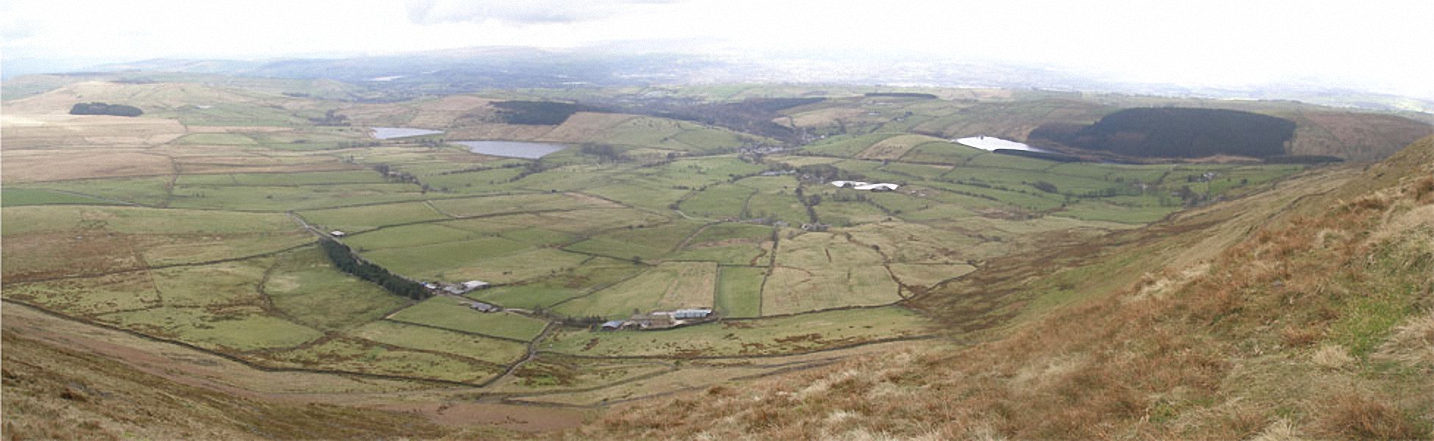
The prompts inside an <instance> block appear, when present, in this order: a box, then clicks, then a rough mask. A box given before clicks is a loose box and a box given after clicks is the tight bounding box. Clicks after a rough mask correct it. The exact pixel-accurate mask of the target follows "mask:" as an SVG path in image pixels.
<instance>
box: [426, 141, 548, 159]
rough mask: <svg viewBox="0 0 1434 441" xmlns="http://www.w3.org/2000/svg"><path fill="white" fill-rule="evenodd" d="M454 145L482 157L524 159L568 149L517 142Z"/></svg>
mask: <svg viewBox="0 0 1434 441" xmlns="http://www.w3.org/2000/svg"><path fill="white" fill-rule="evenodd" d="M452 144H458V145H461V146H464V147H468V150H469V151H472V152H473V153H477V154H480V155H488V156H502V157H507V158H523V159H538V158H541V157H544V156H547V155H548V154H550V153H553V152H556V151H559V150H562V149H565V148H568V146H565V145H557V144H544V143H541V142H516V141H458V142H453V143H452Z"/></svg>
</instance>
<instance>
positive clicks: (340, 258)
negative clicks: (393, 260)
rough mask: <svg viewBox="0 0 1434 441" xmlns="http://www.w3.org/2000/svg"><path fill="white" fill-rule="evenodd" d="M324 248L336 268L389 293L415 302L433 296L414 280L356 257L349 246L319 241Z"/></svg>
mask: <svg viewBox="0 0 1434 441" xmlns="http://www.w3.org/2000/svg"><path fill="white" fill-rule="evenodd" d="M319 245H320V246H322V247H323V249H324V254H326V255H328V256H329V260H330V261H333V262H334V266H335V267H338V269H339V270H342V271H343V272H346V273H349V274H353V275H354V276H356V277H358V278H360V279H364V280H367V281H370V282H373V283H376V284H378V285H379V286H382V287H383V289H386V290H388V292H391V293H394V294H397V295H400V296H403V297H408V298H410V299H413V300H423V299H426V298H429V297H432V296H433V293H432V292H429V291H428V289H427V288H424V287H423V285H420V284H418V282H414V281H412V280H408V279H405V278H403V277H399V276H396V275H394V274H393V273H390V272H388V270H387V269H385V268H384V267H381V266H378V265H374V264H372V263H368V262H367V261H364V260H361V259H359V258H358V257H356V256H354V252H353V250H351V249H349V247H348V245H344V244H341V243H339V242H338V241H335V240H332V239H327V238H326V239H323V240H320V241H319Z"/></svg>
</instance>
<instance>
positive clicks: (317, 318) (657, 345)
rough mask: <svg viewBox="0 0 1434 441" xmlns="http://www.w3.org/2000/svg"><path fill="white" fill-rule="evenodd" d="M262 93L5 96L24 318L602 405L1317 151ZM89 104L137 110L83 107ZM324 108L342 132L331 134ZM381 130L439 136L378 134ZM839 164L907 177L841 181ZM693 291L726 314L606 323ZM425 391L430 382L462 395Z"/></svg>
mask: <svg viewBox="0 0 1434 441" xmlns="http://www.w3.org/2000/svg"><path fill="white" fill-rule="evenodd" d="M256 81H258V80H256ZM276 81H277V80H276ZM261 83H262V82H261ZM286 84H287V83H286ZM271 86H272V85H271ZM272 87H278V86H272ZM274 90H275V89H272V88H266V87H257V88H256V87H251V88H243V87H238V86H234V87H230V86H220V85H212V84H209V85H201V84H171V83H157V84H122V83H107V82H99V81H87V82H80V83H75V84H70V85H64V86H59V88H57V89H54V90H51V91H49V92H45V93H38V94H29V95H27V96H25V97H22V98H18V99H13V100H7V101H5V102H4V106H5V109H4V110H5V112H4V113H5V116H4V118H5V122H6V123H5V125H4V137H5V141H6V148H5V150H4V152H3V160H4V161H6V162H7V166H6V172H7V173H5V174H4V176H3V184H4V187H5V188H4V191H3V193H0V201H3V207H4V210H3V221H4V222H3V224H0V226H3V239H4V240H5V242H6V246H5V247H4V250H3V268H4V277H5V283H6V285H5V290H4V292H3V298H4V300H5V302H6V303H7V305H9V304H15V305H23V306H24V307H26V308H35V309H37V310H42V311H45V312H47V313H50V314H53V315H56V316H59V317H64V318H66V319H68V320H72V321H74V322H76V323H78V324H81V325H84V326H92V327H96V328H98V329H104V330H106V331H107V332H120V333H124V334H126V335H131V336H139V337H141V338H143V339H148V340H146V341H150V342H151V343H154V344H170V345H175V347H182V348H185V350H192V351H200V352H202V353H205V354H210V355H214V356H219V357H223V358H224V359H226V360H232V361H234V362H237V363H242V364H244V365H246V366H250V367H254V368H257V369H261V370H265V371H266V372H280V373H292V374H296V375H297V374H299V373H302V374H304V375H338V376H341V378H345V379H346V380H344V381H349V380H347V379H348V378H349V377H342V376H352V378H362V379H365V381H373V382H374V383H372V384H375V385H379V386H372V387H373V388H377V389H384V390H381V391H377V392H375V391H372V390H369V389H365V390H366V391H368V392H366V393H369V392H372V393H400V392H403V393H410V392H412V391H413V390H414V389H427V388H439V387H442V388H454V390H461V391H462V392H452V393H454V394H460V393H465V394H474V395H475V396H477V395H481V396H483V397H485V399H493V400H500V401H503V402H508V403H529V404H531V403H541V404H543V405H560V406H591V405H599V404H602V403H608V402H615V401H621V400H629V399H638V398H642V397H645V396H651V395H656V394H660V393H667V392H672V391H678V390H687V389H692V388H698V387H704V386H707V385H711V384H714V383H717V382H721V381H726V380H728V379H739V378H754V377H758V376H762V375H767V374H770V373H773V372H780V371H783V370H784V369H793V368H800V367H803V366H807V367H809V366H816V365H822V364H825V363H831V362H834V360H839V359H841V358H842V357H846V356H849V354H855V353H860V352H862V351H869V350H872V349H873V348H876V347H881V346H882V345H902V344H908V343H909V342H911V341H915V340H920V339H926V338H931V337H932V336H933V335H934V334H935V333H936V331H934V330H933V329H932V328H931V326H932V323H931V322H930V321H929V320H928V319H927V318H926V316H925V315H923V314H921V313H920V311H918V310H916V309H914V308H913V307H912V304H913V302H914V301H916V300H920V299H922V298H923V296H928V295H931V293H933V292H940V291H941V290H943V289H945V288H944V287H946V286H948V285H950V284H952V283H958V282H960V281H962V280H964V278H967V277H969V276H970V275H972V274H976V275H979V274H982V273H983V271H990V270H992V269H993V268H992V266H991V265H992V264H991V262H992V261H995V260H998V259H1000V258H1003V257H1008V256H1013V255H1020V254H1022V253H1029V252H1035V251H1039V250H1042V249H1045V248H1046V247H1049V246H1052V244H1059V243H1069V242H1071V241H1075V240H1079V239H1083V238H1090V237H1095V236H1101V235H1105V234H1109V233H1112V232H1116V231H1122V230H1128V229H1133V228H1138V227H1141V226H1143V225H1146V224H1149V223H1151V222H1155V221H1158V220H1160V219H1162V218H1165V217H1167V216H1170V215H1171V214H1172V213H1176V212H1178V211H1180V210H1183V209H1185V208H1188V207H1196V206H1201V205H1203V204H1207V203H1210V202H1212V201H1218V200H1221V199H1229V198H1237V197H1240V196H1241V195H1244V194H1248V193H1250V192H1253V191H1256V190H1258V189H1260V188H1265V187H1268V186H1270V185H1274V184H1276V183H1278V182H1280V180H1281V179H1284V178H1286V177H1288V176H1291V175H1294V174H1297V173H1300V172H1302V171H1303V170H1304V169H1305V167H1304V166H1301V165H1273V164H1254V163H1179V164H1175V163H1172V164H1146V165H1120V164H1096V163H1062V162H1052V161H1046V160H1042V159H1033V158H1025V157H1016V156H1009V155H1003V154H996V153H991V152H985V151H980V150H976V149H971V148H967V147H963V146H960V145H957V144H953V143H951V142H949V141H948V140H947V139H949V137H952V136H957V135H975V134H987V135H991V136H998V135H1008V136H1012V137H1013V138H1018V139H1023V137H1024V135H1025V133H1024V132H1023V131H1029V129H1030V128H1034V127H1036V126H1037V125H1039V124H1040V123H1042V122H1051V121H1056V122H1071V121H1075V122H1086V123H1088V122H1091V121H1094V120H1095V119H1097V118H1098V117H1099V116H1100V115H1101V114H1103V113H1104V112H1107V111H1109V110H1112V109H1109V108H1108V107H1107V106H1104V105H1095V104H1082V105H1076V104H1069V103H1065V104H1062V103H1055V102H1051V101H1048V100H1035V101H1029V102H1027V101H1010V99H1009V98H1008V97H1002V98H999V99H997V100H996V101H992V102H968V101H953V100H940V99H930V100H927V99H912V98H909V97H908V98H903V97H899V96H896V97H892V96H884V97H862V98H854V97H849V96H836V97H832V99H829V100H825V101H820V100H817V101H820V102H817V101H812V103H811V104H808V105H802V106H798V107H793V108H790V109H786V110H783V112H786V113H785V114H784V116H785V117H783V118H778V119H776V120H774V121H772V123H775V124H779V125H783V126H788V127H791V128H793V129H799V130H804V131H805V133H806V134H807V135H808V136H809V137H810V138H811V139H808V140H806V141H804V142H801V143H788V142H787V141H783V140H778V139H772V138H766V137H763V136H760V135H757V134H751V133H743V132H740V131H737V130H735V129H733V128H731V127H724V126H717V125H714V124H706V123H701V122H696V121H688V120H678V119H672V118H667V117H662V116H657V115H643V114H629V113H617V112H602V111H596V110H592V109H588V110H584V111H581V112H577V113H573V114H572V115H570V116H569V117H568V118H567V119H565V120H562V121H551V122H554V123H555V124H547V125H520V124H508V123H505V122H502V121H500V120H499V119H495V118H493V115H495V112H497V110H496V109H497V108H495V107H494V105H493V103H495V102H501V101H503V100H504V99H510V98H512V97H511V96H506V95H505V96H477V95H463V96H449V97H431V98H423V99H412V100H396V101H376V102H357V101H354V102H349V101H329V100H325V99H317V98H306V97H305V96H304V95H300V94H280V93H276V92H274ZM704 90H705V91H706V92H702V91H704ZM724 90H725V89H722V88H715V87H714V88H708V89H703V88H697V89H694V92H693V93H708V94H712V95H710V96H708V97H707V98H708V99H713V100H718V99H724V98H722V97H719V96H718V95H723V96H726V95H730V94H731V91H730V90H726V91H724ZM568 92H572V91H557V90H546V91H545V90H534V91H527V92H524V94H526V95H524V99H540V98H544V97H545V96H548V95H551V96H559V95H563V94H564V93H568ZM306 93H307V92H306ZM316 93H317V92H316ZM572 93H574V94H578V92H572ZM582 93H587V94H597V95H603V94H609V95H612V96H619V95H620V94H623V93H628V92H625V91H606V90H598V91H586V92H582ZM79 96H84V97H86V99H87V100H88V99H103V100H105V101H106V102H117V103H118V102H123V103H128V104H131V105H136V106H139V107H141V108H144V109H145V114H144V116H142V117H139V118H117V117H106V116H71V115H64V114H63V111H64V110H65V109H67V108H68V106H69V105H71V104H73V101H74V100H75V99H76V98H77V97H79ZM92 97H93V98H92ZM329 112H336V113H339V114H343V115H345V116H346V118H348V120H349V121H351V122H352V124H354V125H353V126H326V125H319V124H318V123H316V122H315V121H316V120H320V121H321V120H322V119H323V117H324V116H325V115H326V114H327V113H329ZM897 119H900V120H899V121H898V120H897ZM1001 120H1006V121H1008V122H1009V125H1002V124H999V123H998V122H997V121H1001ZM368 126H384V127H413V128H423V129H432V130H443V131H444V133H443V134H442V135H429V136H424V137H414V138H398V139H376V138H372V137H371V136H370V132H369V131H368V130H367V129H366V127H368ZM445 137H447V138H445ZM480 139H481V140H507V141H532V142H546V143H559V144H563V145H565V146H568V147H569V148H566V149H564V150H562V151H559V152H556V153H553V154H551V155H547V156H544V157H542V158H540V159H533V160H526V159H512V158H497V157H491V156H483V155H478V154H473V153H471V152H469V151H468V150H466V149H465V148H463V147H461V146H458V145H453V144H450V143H448V142H447V141H450V140H451V141H459V140H480ZM42 165H43V166H42ZM838 177H840V178H842V179H861V180H865V181H870V182H886V183H894V184H898V185H899V188H898V189H897V190H895V191H889V192H868V191H860V190H855V189H850V188H838V187H835V186H832V185H831V184H830V181H831V180H835V179H837V178H838ZM321 240H335V241H338V242H340V243H343V244H344V245H347V246H348V247H349V248H351V249H352V250H353V252H354V254H355V257H356V258H358V259H361V260H362V261H364V262H367V263H369V264H372V265H376V266H378V267H382V268H384V269H385V270H386V271H389V272H391V273H392V274H393V275H394V276H395V277H397V278H400V279H403V280H408V281H412V282H429V283H433V284H435V286H436V285H451V284H460V283H462V282H466V281H483V282H486V283H488V284H489V285H488V286H487V287H485V288H483V289H476V290H472V291H467V292H456V293H450V292H446V291H438V292H436V293H435V294H434V295H432V296H431V297H427V298H409V297H403V296H398V295H394V294H393V293H392V292H390V291H389V290H387V289H385V288H384V287H383V286H380V285H379V284H376V283H373V282H370V281H367V280H364V279H360V278H358V277H354V276H352V275H350V274H348V273H345V272H343V271H340V270H339V268H338V267H337V266H336V265H335V264H334V263H333V262H332V261H331V260H330V259H329V257H327V256H326V255H325V253H324V251H323V249H322V248H320V246H319V244H318V241H321ZM475 302H482V304H486V305H492V306H495V307H497V308H498V309H499V310H498V311H496V312H484V311H480V310H479V308H478V306H479V304H478V303H475ZM680 308H711V309H713V310H714V311H715V313H716V317H715V320H711V321H708V322H705V323H700V324H695V325H691V326H685V327H678V328H675V329H667V330H661V331H637V330H631V329H626V330H621V331H599V330H597V329H596V328H595V326H594V325H595V324H597V323H600V322H602V321H607V320H622V319H627V318H629V317H630V316H632V315H634V313H638V314H643V313H649V312H652V311H660V310H673V309H680ZM7 314H8V313H7ZM982 323H985V322H982ZM77 326H78V325H77ZM389 382H393V383H389ZM397 384H401V385H402V386H399V385H397ZM296 387H297V386H296ZM385 388H386V389H385ZM299 389H301V390H300V392H302V388H301V387H299ZM445 390H446V389H445ZM432 393H433V394H434V395H431V396H428V395H425V396H424V398H422V399H433V400H452V399H454V398H453V397H454V396H458V395H443V394H444V393H448V392H442V393H440V392H432ZM434 397H441V398H434ZM409 398H412V397H407V396H406V397H405V398H404V399H409ZM413 399H415V400H418V399H419V398H413Z"/></svg>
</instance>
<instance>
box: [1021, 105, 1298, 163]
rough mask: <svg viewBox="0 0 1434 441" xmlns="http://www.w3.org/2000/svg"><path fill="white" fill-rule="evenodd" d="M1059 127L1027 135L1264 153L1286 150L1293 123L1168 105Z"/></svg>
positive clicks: (1158, 148)
mask: <svg viewBox="0 0 1434 441" xmlns="http://www.w3.org/2000/svg"><path fill="white" fill-rule="evenodd" d="M1060 128H1065V126H1059V127H1052V126H1050V125H1046V126H1042V127H1038V128H1036V130H1034V131H1032V132H1031V135H1030V137H1031V139H1032V140H1037V141H1050V142H1056V143H1060V144H1065V145H1068V146H1072V147H1079V148H1082V149H1088V150H1097V151H1106V152H1111V153H1115V154H1119V155H1124V156H1134V157H1142V158H1147V157H1157V158H1161V157H1163V158H1201V157H1207V156H1216V155H1234V156H1249V157H1256V158H1268V157H1271V156H1279V155H1283V154H1286V153H1287V152H1286V151H1285V144H1286V143H1287V142H1288V141H1289V140H1290V138H1291V137H1293V136H1294V132H1295V123H1294V122H1292V121H1289V120H1286V119H1282V118H1276V117H1273V116H1265V115H1260V114H1257V113H1250V112H1241V111H1237V110H1226V109H1196V108H1176V107H1171V108H1135V109H1125V110H1121V111H1118V112H1115V113H1112V114H1109V115H1106V116H1104V117H1102V118H1101V119H1100V121H1097V122H1096V123H1095V124H1091V125H1090V126H1087V127H1082V128H1080V129H1078V130H1059V129H1060Z"/></svg>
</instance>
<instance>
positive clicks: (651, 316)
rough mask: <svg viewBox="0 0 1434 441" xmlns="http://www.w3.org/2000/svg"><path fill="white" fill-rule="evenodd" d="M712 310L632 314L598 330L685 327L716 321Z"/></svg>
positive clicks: (605, 324)
mask: <svg viewBox="0 0 1434 441" xmlns="http://www.w3.org/2000/svg"><path fill="white" fill-rule="evenodd" d="M716 318H717V316H716V315H715V314H713V313H712V308H689V309H678V310H674V311H652V312H649V313H647V314H633V315H632V317H631V318H629V319H627V320H612V321H609V322H606V323H603V324H602V325H601V326H599V327H598V329H600V330H603V331H617V330H622V329H642V330H649V329H668V328H676V327H678V326H686V325H692V324H697V323H702V322H706V321H709V320H713V319H716Z"/></svg>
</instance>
